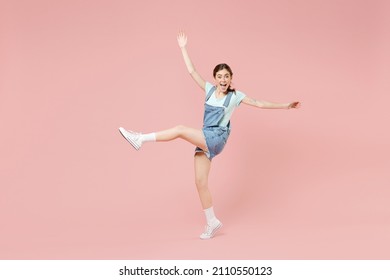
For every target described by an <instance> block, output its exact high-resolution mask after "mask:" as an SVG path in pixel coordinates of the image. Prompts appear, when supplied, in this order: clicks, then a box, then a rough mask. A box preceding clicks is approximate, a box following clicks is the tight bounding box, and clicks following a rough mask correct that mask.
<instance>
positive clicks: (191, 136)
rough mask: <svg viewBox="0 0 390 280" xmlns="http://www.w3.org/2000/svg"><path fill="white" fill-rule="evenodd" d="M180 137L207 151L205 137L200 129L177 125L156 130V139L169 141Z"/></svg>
mask: <svg viewBox="0 0 390 280" xmlns="http://www.w3.org/2000/svg"><path fill="white" fill-rule="evenodd" d="M176 138H181V139H183V140H186V141H187V142H190V143H191V144H193V145H195V146H197V147H199V148H201V149H202V150H204V151H207V145H206V139H205V137H204V134H203V131H202V130H201V129H196V128H191V127H187V126H184V125H177V126H175V127H173V128H170V129H167V130H163V131H159V132H156V141H171V140H174V139H176Z"/></svg>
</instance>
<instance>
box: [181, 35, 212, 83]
mask: <svg viewBox="0 0 390 280" xmlns="http://www.w3.org/2000/svg"><path fill="white" fill-rule="evenodd" d="M177 42H178V44H179V47H180V49H181V53H182V54H183V58H184V62H185V64H186V66H187V70H188V72H189V73H190V75H191V77H192V79H194V81H195V82H196V83H197V84H198V85H199V86H200V87H201V88H202V89H203V90H204V88H205V86H206V82H205V81H204V80H203V78H202V77H201V76H200V75H199V73H198V72H197V71H196V69H195V67H194V64H193V63H192V61H191V59H190V56H189V55H188V52H187V49H186V46H187V35H186V34H185V33H184V32H182V31H180V32H179V34H178V35H177Z"/></svg>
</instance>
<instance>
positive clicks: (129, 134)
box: [119, 127, 142, 151]
mask: <svg viewBox="0 0 390 280" xmlns="http://www.w3.org/2000/svg"><path fill="white" fill-rule="evenodd" d="M119 132H120V133H121V134H122V136H123V137H124V138H125V139H126V140H127V141H128V142H129V143H130V144H131V145H132V146H133V147H134V149H136V150H137V151H138V150H139V149H140V148H141V146H142V141H141V133H138V132H134V131H131V130H129V131H127V130H126V129H124V128H123V127H120V128H119Z"/></svg>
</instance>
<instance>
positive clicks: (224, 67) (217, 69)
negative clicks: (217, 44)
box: [213, 63, 236, 93]
mask: <svg viewBox="0 0 390 280" xmlns="http://www.w3.org/2000/svg"><path fill="white" fill-rule="evenodd" d="M223 69H226V71H228V72H229V74H230V76H231V77H232V78H233V71H232V68H230V66H229V65H227V64H226V63H221V64H218V65H217V66H215V67H214V70H213V77H214V78H215V77H216V76H217V72H218V71H221V70H223ZM227 91H228V92H230V91H232V92H234V93H236V90H235V89H234V88H232V86H231V85H229V88H228V90H227Z"/></svg>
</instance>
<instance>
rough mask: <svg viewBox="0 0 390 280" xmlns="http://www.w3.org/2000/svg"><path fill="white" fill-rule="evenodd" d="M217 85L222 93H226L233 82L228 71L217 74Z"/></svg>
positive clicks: (224, 70)
mask: <svg viewBox="0 0 390 280" xmlns="http://www.w3.org/2000/svg"><path fill="white" fill-rule="evenodd" d="M214 79H215V84H216V86H217V89H218V90H219V91H220V92H224V93H225V92H226V91H227V90H228V88H229V86H230V84H231V82H232V76H231V75H230V73H229V71H227V70H226V69H222V70H219V71H218V72H217V73H216V74H215V77H214Z"/></svg>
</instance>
